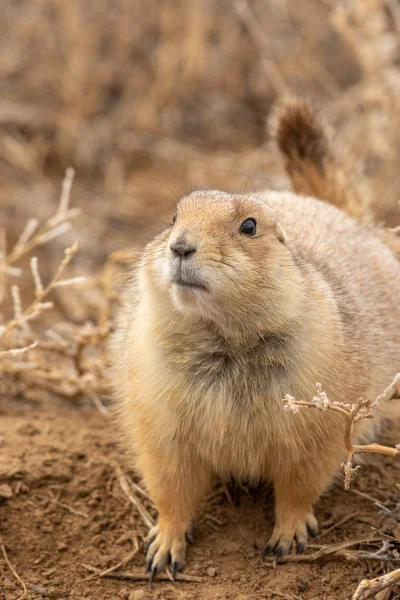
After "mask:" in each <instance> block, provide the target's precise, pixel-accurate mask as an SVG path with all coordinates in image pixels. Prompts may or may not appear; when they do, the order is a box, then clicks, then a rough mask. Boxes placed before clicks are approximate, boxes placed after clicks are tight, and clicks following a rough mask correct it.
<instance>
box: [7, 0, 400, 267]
mask: <svg viewBox="0 0 400 600" xmlns="http://www.w3.org/2000/svg"><path fill="white" fill-rule="evenodd" d="M1 5H2V8H1V12H2V19H1V24H0V39H1V40H2V52H1V55H0V73H1V96H0V173H1V181H2V185H1V189H0V193H1V196H0V203H1V204H0V206H1V215H2V221H3V223H4V224H5V225H6V227H7V230H8V235H9V237H11V239H12V238H13V237H14V236H16V235H17V233H20V231H21V228H22V227H23V224H24V221H26V220H27V218H28V217H29V216H32V215H36V216H37V217H39V218H42V217H43V218H44V217H47V216H48V214H50V212H51V211H52V210H54V206H55V205H56V202H57V201H58V196H59V189H60V184H61V180H62V177H63V174H64V172H65V169H66V167H68V166H73V167H74V168H75V169H76V179H75V184H74V188H73V193H72V204H73V206H79V207H81V208H82V211H83V219H82V221H81V224H80V227H79V238H80V242H81V247H82V251H81V252H80V260H81V262H82V265H83V266H85V267H87V266H91V265H93V264H96V265H100V264H101V263H102V262H103V261H104V259H105V257H106V255H107V254H108V253H109V252H110V251H111V250H114V249H116V248H118V247H123V246H127V245H128V246H140V245H141V244H142V243H143V241H144V240H146V239H148V238H149V237H151V236H152V235H154V232H155V230H157V229H159V228H162V226H163V224H164V223H165V222H166V221H168V219H169V218H170V216H171V214H172V212H173V207H172V205H173V203H174V202H175V201H176V199H177V197H179V195H180V194H181V193H182V192H184V191H187V190H188V189H190V188H191V187H192V186H199V185H200V186H203V187H208V186H210V187H211V186H212V187H219V188H224V189H228V190H235V189H240V190H242V189H244V187H245V186H247V189H259V188H260V187H263V186H265V187H267V186H270V187H274V188H282V187H283V188H288V187H289V182H288V181H287V179H286V177H285V174H284V172H283V170H282V166H281V165H280V163H279V160H278V159H277V158H276V156H275V155H274V153H273V151H272V150H271V148H270V147H269V144H268V136H267V133H266V128H265V123H266V118H267V116H268V112H269V110H270V108H271V106H272V104H273V103H274V101H275V100H276V99H277V98H279V97H280V96H281V94H283V93H285V92H287V91H289V92H294V93H297V94H300V95H305V96H306V97H310V98H311V99H312V100H314V101H315V102H316V103H317V104H320V105H321V107H322V108H323V110H324V112H325V114H326V117H327V118H328V119H329V120H330V121H331V123H333V125H334V126H335V128H336V130H337V131H338V132H339V133H340V137H341V138H342V139H343V140H344V142H345V143H346V144H347V145H348V146H349V147H350V148H351V149H352V151H353V153H354V155H355V156H356V158H357V161H359V162H360V164H361V165H363V166H364V167H365V171H366V174H367V175H368V177H369V178H370V180H371V188H372V191H373V195H374V201H375V210H376V216H377V218H378V219H381V220H384V221H386V222H388V223H390V224H391V225H393V224H398V222H399V219H398V209H397V201H398V198H399V192H398V188H399V181H400V169H399V166H400V165H399V157H400V141H399V140H400V136H399V132H400V130H399V114H400V94H399V92H400V73H399V69H398V62H399V57H400V5H399V4H398V2H397V0H355V1H347V2H336V1H334V0H268V1H266V0H235V1H228V0H191V1H190V2H189V1H185V0H168V1H162V0H141V1H140V0H97V1H94V0H91V1H90V0H68V2H66V1H63V0H2V3H1ZM77 235H78V234H77V231H76V230H73V231H71V232H69V233H68V234H66V235H65V236H63V237H62V239H59V240H56V241H54V243H53V244H52V245H50V249H51V248H54V246H58V245H59V246H60V247H64V246H65V244H66V243H68V242H69V241H72V240H73V239H75V238H76V237H77ZM93 261H94V262H93Z"/></svg>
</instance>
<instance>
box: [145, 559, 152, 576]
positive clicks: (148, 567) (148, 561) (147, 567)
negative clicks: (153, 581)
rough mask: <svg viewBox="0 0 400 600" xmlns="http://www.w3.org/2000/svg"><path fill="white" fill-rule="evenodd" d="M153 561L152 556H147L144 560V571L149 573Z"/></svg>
mask: <svg viewBox="0 0 400 600" xmlns="http://www.w3.org/2000/svg"><path fill="white" fill-rule="evenodd" d="M152 562H153V559H152V558H148V559H147V560H146V573H150V569H151V563H152Z"/></svg>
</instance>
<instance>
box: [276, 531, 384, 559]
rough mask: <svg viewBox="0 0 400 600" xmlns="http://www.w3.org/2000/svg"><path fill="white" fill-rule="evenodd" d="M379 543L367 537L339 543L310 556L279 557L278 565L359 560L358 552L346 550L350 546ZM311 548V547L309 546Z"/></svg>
mask: <svg viewBox="0 0 400 600" xmlns="http://www.w3.org/2000/svg"><path fill="white" fill-rule="evenodd" d="M379 541H381V538H380V537H375V538H372V537H367V538H361V539H358V540H351V541H348V542H339V543H338V544H332V545H331V546H321V547H320V548H319V549H318V550H316V552H313V553H312V554H288V555H286V556H281V557H280V558H279V562H280V563H309V562H316V561H318V560H321V559H322V558H329V557H333V558H338V557H343V558H346V559H347V560H359V558H360V553H359V552H358V551H356V552H351V551H349V550H348V548H351V547H352V546H358V545H360V544H372V543H374V542H379ZM310 546H311V545H310ZM376 558H377V560H378V559H379V560H382V557H381V556H380V557H376ZM265 560H266V561H267V562H271V563H273V562H274V560H275V558H274V557H272V556H271V557H267V558H266V559H265Z"/></svg>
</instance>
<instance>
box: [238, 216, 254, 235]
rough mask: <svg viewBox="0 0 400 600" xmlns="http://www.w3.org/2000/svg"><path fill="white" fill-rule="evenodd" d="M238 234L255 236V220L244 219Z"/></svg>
mask: <svg viewBox="0 0 400 600" xmlns="http://www.w3.org/2000/svg"><path fill="white" fill-rule="evenodd" d="M239 231H240V233H244V234H245V235H255V234H256V231H257V222H256V220H255V219H246V220H245V221H243V223H242V224H241V226H240V229H239Z"/></svg>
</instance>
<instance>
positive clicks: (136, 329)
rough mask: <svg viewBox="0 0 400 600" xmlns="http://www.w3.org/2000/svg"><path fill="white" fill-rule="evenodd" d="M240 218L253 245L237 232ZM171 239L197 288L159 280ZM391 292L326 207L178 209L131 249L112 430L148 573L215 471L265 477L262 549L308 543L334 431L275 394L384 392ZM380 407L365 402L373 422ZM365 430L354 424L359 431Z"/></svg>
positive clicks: (352, 233) (171, 549)
mask: <svg viewBox="0 0 400 600" xmlns="http://www.w3.org/2000/svg"><path fill="white" fill-rule="evenodd" d="M285 119H286V124H285V127H286V129H287V127H288V125H289V124H290V123H288V120H290V113H289V114H286V116H285ZM296 123H297V124H296V126H297V127H302V125H301V121H296ZM281 131H282V128H281ZM315 133H316V135H317V137H318V136H321V135H323V132H322V131H316V132H315ZM305 139H307V136H306V138H305ZM316 143H317V142H316ZM287 156H288V157H289V160H292V159H291V158H290V156H291V154H290V153H288V154H287ZM293 156H294V158H293V160H295V161H296V160H297V158H296V154H294V155H293ZM306 173H307V170H306V168H305V170H304V173H303V175H304V177H306ZM324 173H325V174H326V171H324V170H323V171H321V173H320V175H319V176H320V177H321V178H323V177H324ZM249 217H253V218H255V219H256V220H257V233H256V235H255V236H254V237H248V236H246V235H244V234H243V233H240V232H239V228H240V226H241V223H242V222H243V221H245V220H246V219H248V218H249ZM179 240H180V241H182V240H184V242H185V243H186V244H191V245H192V246H193V247H196V248H197V251H196V252H195V253H194V254H193V255H191V256H190V258H187V259H183V260H182V264H183V263H184V264H183V266H181V269H182V271H181V273H182V277H183V276H184V277H185V279H187V278H188V279H190V280H191V281H192V280H196V281H200V282H202V283H204V284H205V285H206V287H207V290H203V289H191V288H187V287H182V286H181V285H178V284H176V283H173V282H172V281H171V277H172V276H174V274H175V273H176V268H178V267H177V264H178V266H179V260H178V263H177V262H176V260H177V259H176V258H174V257H173V254H172V251H171V249H170V245H171V244H173V243H174V242H176V241H179ZM399 292H400V267H399V264H398V262H397V261H396V259H395V258H394V257H393V255H392V253H391V251H390V250H389V249H388V248H387V247H386V246H384V245H383V244H382V243H381V242H380V241H379V240H378V239H377V238H376V237H375V236H374V235H373V234H372V233H371V232H368V231H366V230H365V229H363V228H362V227H361V226H360V225H358V224H357V223H356V222H355V221H353V220H352V219H351V218H350V217H348V216H347V215H345V214H344V213H343V212H341V211H340V210H338V209H337V208H335V207H333V206H330V205H329V204H326V203H324V202H320V201H318V200H315V199H313V198H307V197H303V196H297V195H294V194H291V193H278V192H270V191H267V192H263V193H260V194H248V195H237V194H226V193H224V192H219V191H199V192H193V193H191V194H190V195H189V196H186V197H184V198H183V199H182V200H181V201H180V203H179V205H178V210H177V219H176V222H175V224H174V225H173V226H172V227H171V228H170V229H168V230H167V231H165V232H163V233H162V234H161V235H160V236H158V237H157V238H156V239H155V240H154V241H152V242H151V243H150V244H149V245H148V246H147V247H146V249H145V250H144V252H143V256H142V259H141V262H140V265H139V267H138V269H137V270H136V272H135V274H134V280H133V282H132V285H131V286H130V287H129V288H128V289H127V292H126V296H125V307H124V309H123V311H122V314H121V320H120V324H119V327H118V331H117V333H116V335H115V338H114V348H113V354H114V359H115V365H116V366H115V374H114V380H115V389H116V398H117V402H116V404H117V409H118V416H119V423H120V427H121V430H122V431H123V432H124V436H125V442H126V447H127V448H128V449H129V450H130V452H131V454H132V458H133V461H134V465H135V466H136V468H137V469H138V470H139V472H140V473H141V474H142V476H143V479H144V482H145V484H146V486H147V489H148V491H149V493H150V495H151V497H152V499H153V500H154V502H155V504H156V506H157V509H158V511H159V520H158V524H157V526H156V528H155V529H154V530H153V531H152V532H151V533H150V541H151V543H150V547H149V550H148V562H149V566H150V565H151V568H152V569H153V570H154V571H159V570H161V569H162V568H163V567H164V566H165V564H166V562H167V561H168V557H169V555H170V556H171V561H172V563H176V565H177V566H178V567H179V566H181V565H182V563H183V560H184V557H185V548H186V541H185V533H186V532H187V530H188V528H189V527H190V523H191V521H192V519H193V518H194V517H195V514H196V509H197V507H198V505H199V503H200V502H201V500H202V498H203V497H204V495H205V494H206V492H207V491H208V490H209V489H210V487H211V485H212V483H213V482H214V480H215V478H216V477H219V478H223V479H225V478H229V477H231V476H233V477H235V478H238V479H246V480H252V481H254V482H256V481H259V480H272V481H273V485H274V489H275V497H276V525H275V528H274V532H273V535H272V538H271V540H270V546H271V547H273V546H277V547H278V548H279V549H280V551H282V552H287V551H289V549H290V546H291V544H292V541H293V539H294V538H296V540H297V543H298V544H299V545H302V544H304V543H306V542H307V529H309V530H312V531H315V530H316V527H317V523H316V520H315V517H314V516H313V508H312V507H313V503H314V502H315V501H316V500H317V498H318V497H319V495H320V494H321V492H322V491H323V490H324V489H325V488H326V486H328V485H329V483H330V482H331V481H332V478H333V476H334V474H335V471H336V470H337V468H338V465H339V464H340V462H341V460H342V459H343V457H344V454H345V449H344V444H343V433H344V423H343V420H342V418H341V416H340V415H337V414H335V413H328V412H323V413H322V412H318V411H306V410H305V411H302V412H300V413H299V414H293V413H291V412H288V411H286V410H284V406H283V403H282V402H281V399H282V398H283V397H284V395H285V394H291V395H292V396H295V397H296V399H298V400H300V399H304V400H310V398H312V396H313V394H314V392H315V386H316V383H317V382H319V383H321V385H322V387H323V389H324V390H325V391H326V392H327V394H328V396H329V397H330V398H331V399H332V400H335V401H343V402H350V401H352V400H354V399H357V398H358V397H360V396H363V397H368V398H375V397H376V396H377V395H378V394H379V393H380V392H382V391H383V389H384V388H385V387H386V386H387V385H388V384H389V383H390V382H391V380H392V379H393V377H394V376H395V374H396V372H397V371H398V370H399V366H400V360H399V358H400V336H399V334H398V333H399V332H398V327H399V323H400V304H399V302H398V295H399ZM386 411H387V406H378V408H377V410H376V417H377V419H379V417H380V415H381V414H382V413H383V414H384V413H385V412H386ZM370 428H371V424H370V421H369V420H366V421H364V422H362V423H361V425H360V429H359V435H360V436H362V435H364V434H367V433H368V432H369V430H370Z"/></svg>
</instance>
